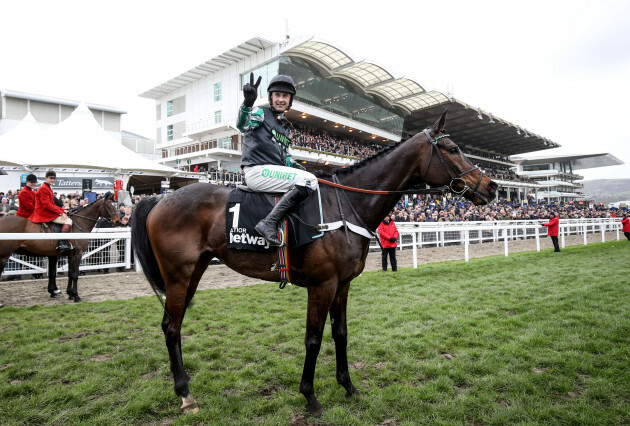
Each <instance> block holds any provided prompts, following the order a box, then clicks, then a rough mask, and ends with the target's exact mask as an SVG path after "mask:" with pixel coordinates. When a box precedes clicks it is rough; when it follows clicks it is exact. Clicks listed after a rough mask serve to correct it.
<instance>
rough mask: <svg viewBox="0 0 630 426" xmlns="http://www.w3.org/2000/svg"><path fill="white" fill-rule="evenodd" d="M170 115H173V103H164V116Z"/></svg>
mask: <svg viewBox="0 0 630 426" xmlns="http://www.w3.org/2000/svg"><path fill="white" fill-rule="evenodd" d="M171 115H173V101H167V102H166V116H167V117H170V116H171ZM169 140H170V139H169Z"/></svg>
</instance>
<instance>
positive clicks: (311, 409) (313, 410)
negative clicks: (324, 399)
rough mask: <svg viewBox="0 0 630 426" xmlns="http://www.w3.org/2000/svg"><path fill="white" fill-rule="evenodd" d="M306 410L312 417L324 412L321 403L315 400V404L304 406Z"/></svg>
mask: <svg viewBox="0 0 630 426" xmlns="http://www.w3.org/2000/svg"><path fill="white" fill-rule="evenodd" d="M306 411H308V413H309V414H310V415H311V416H313V417H321V416H322V414H324V407H322V404H320V403H319V402H317V403H316V404H308V405H307V406H306Z"/></svg>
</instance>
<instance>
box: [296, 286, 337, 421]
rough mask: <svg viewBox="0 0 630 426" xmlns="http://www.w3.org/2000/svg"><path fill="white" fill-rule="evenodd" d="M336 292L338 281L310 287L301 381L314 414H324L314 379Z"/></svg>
mask: <svg viewBox="0 0 630 426" xmlns="http://www.w3.org/2000/svg"><path fill="white" fill-rule="evenodd" d="M335 292H336V283H334V284H331V283H329V284H322V285H320V286H317V287H308V308H307V312H306V338H305V340H304V343H305V345H306V357H305V359H304V370H303V372H302V381H301V382H300V392H301V393H302V394H303V395H304V397H305V398H306V402H307V405H306V409H307V411H308V412H309V413H311V414H312V415H314V416H316V417H319V416H321V415H322V412H323V408H322V405H321V404H320V403H319V401H318V400H317V397H316V396H315V389H314V386H313V381H314V379H315V366H316V364H317V356H318V355H319V350H320V348H321V346H322V335H323V333H324V325H325V324H326V316H327V314H328V310H329V309H330V305H331V303H332V300H333V298H334V295H335Z"/></svg>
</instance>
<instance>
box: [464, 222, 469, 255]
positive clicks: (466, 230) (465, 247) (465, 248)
mask: <svg viewBox="0 0 630 426" xmlns="http://www.w3.org/2000/svg"><path fill="white" fill-rule="evenodd" d="M468 237H469V235H468V229H465V230H464V259H466V262H468V259H470V256H469V255H468Z"/></svg>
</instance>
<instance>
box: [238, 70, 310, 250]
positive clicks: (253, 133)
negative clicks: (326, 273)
mask: <svg viewBox="0 0 630 426" xmlns="http://www.w3.org/2000/svg"><path fill="white" fill-rule="evenodd" d="M249 79H250V82H249V83H247V84H245V86H243V96H244V98H245V100H244V101H243V105H242V106H241V108H240V110H239V115H238V120H237V123H236V127H237V128H238V129H239V130H240V131H241V132H243V133H244V137H243V156H242V158H241V168H242V169H243V171H244V173H245V181H246V182H247V186H248V187H249V188H251V189H253V190H254V191H260V192H285V194H284V195H283V196H282V198H281V199H280V200H279V201H278V204H276V205H275V207H274V208H273V210H272V211H271V212H270V213H269V215H267V217H266V218H264V219H263V220H261V221H260V222H259V223H258V224H257V225H256V226H255V229H256V231H258V233H259V234H260V235H262V236H263V238H264V239H265V240H267V242H268V243H269V245H270V246H280V245H281V244H282V243H281V242H280V240H279V239H278V225H279V223H280V221H281V220H282V219H284V217H285V216H286V215H287V214H288V213H289V212H290V211H291V209H293V208H294V207H295V206H297V205H298V204H299V203H300V202H301V201H303V200H304V199H306V198H307V197H308V196H309V195H311V194H312V193H313V192H314V191H315V190H317V178H316V177H315V176H314V175H313V174H312V173H309V172H307V171H306V170H305V169H304V167H303V166H302V165H300V164H298V163H297V162H295V161H293V159H292V158H291V154H290V153H289V146H290V145H291V139H292V138H293V126H292V125H291V123H289V121H288V120H287V118H286V117H285V112H286V111H288V110H289V108H291V105H292V104H293V97H294V96H295V84H294V83H293V79H292V78H291V77H289V76H288V75H282V74H280V75H277V76H275V77H274V78H272V79H271V81H270V82H269V87H268V88H267V93H268V99H269V107H265V106H263V107H254V102H256V99H257V98H258V85H259V84H260V80H261V77H258V81H256V83H254V73H251V74H250V76H249Z"/></svg>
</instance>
